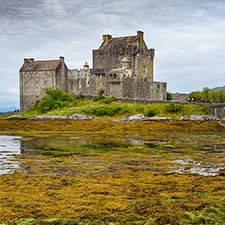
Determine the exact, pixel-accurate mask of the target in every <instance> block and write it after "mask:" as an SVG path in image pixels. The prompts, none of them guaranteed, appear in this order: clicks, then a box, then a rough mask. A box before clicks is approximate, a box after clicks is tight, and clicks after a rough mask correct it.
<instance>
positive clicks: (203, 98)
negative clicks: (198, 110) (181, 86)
mask: <svg viewBox="0 0 225 225" xmlns="http://www.w3.org/2000/svg"><path fill="white" fill-rule="evenodd" d="M189 99H190V100H191V101H195V102H205V103H210V102H211V103H224V102H225V91H224V90H210V89H209V88H207V87H205V88H203V91H202V92H200V91H194V92H191V93H190V95H189Z"/></svg>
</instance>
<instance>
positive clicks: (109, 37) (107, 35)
mask: <svg viewBox="0 0 225 225" xmlns="http://www.w3.org/2000/svg"><path fill="white" fill-rule="evenodd" d="M111 38H112V35H109V34H103V36H102V39H103V42H106V41H109V40H110V39H111Z"/></svg>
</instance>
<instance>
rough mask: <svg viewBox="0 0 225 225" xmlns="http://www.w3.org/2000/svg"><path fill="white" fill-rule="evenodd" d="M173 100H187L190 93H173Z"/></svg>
mask: <svg viewBox="0 0 225 225" xmlns="http://www.w3.org/2000/svg"><path fill="white" fill-rule="evenodd" d="M172 97H173V100H175V101H178V102H186V101H187V98H188V97H189V94H183V93H172Z"/></svg>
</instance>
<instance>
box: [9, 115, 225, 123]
mask: <svg viewBox="0 0 225 225" xmlns="http://www.w3.org/2000/svg"><path fill="white" fill-rule="evenodd" d="M7 120H33V121H53V120H63V121H64V120H94V118H93V117H92V116H88V115H84V114H73V115H71V116H33V117H23V116H20V115H13V116H9V117H8V118H7ZM120 121H121V122H141V121H173V119H172V118H171V117H158V116H154V117H147V116H145V115H144V114H135V115H131V116H124V117H123V118H122V119H121V120H120ZM178 121H197V122H210V121H214V122H215V121H217V122H220V123H225V118H222V119H219V118H217V117H214V116H209V115H191V116H181V117H180V118H179V119H178Z"/></svg>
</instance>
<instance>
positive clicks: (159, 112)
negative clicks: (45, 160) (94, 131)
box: [20, 97, 206, 119]
mask: <svg viewBox="0 0 225 225" xmlns="http://www.w3.org/2000/svg"><path fill="white" fill-rule="evenodd" d="M75 113H80V114H86V115H90V116H95V117H100V116H101V117H102V116H110V117H119V116H124V115H134V114H140V113H141V114H145V115H146V116H150V117H151V116H160V117H171V118H172V119H177V118H179V117H180V116H182V115H186V116H190V115H193V114H194V115H204V114H206V110H205V108H204V107H201V106H199V105H195V104H177V103H166V104H165V103H164V104H137V103H124V102H120V101H116V100H115V99H112V97H110V98H105V99H102V100H96V99H94V100H89V99H77V100H76V104H74V105H73V106H67V107H63V108H57V109H53V110H50V111H48V112H46V113H41V112H40V111H38V110H37V109H35V108H34V109H31V110H29V111H27V112H24V113H21V114H20V115H21V116H24V117H31V116H36V115H48V116H70V115H73V114H75Z"/></svg>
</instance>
